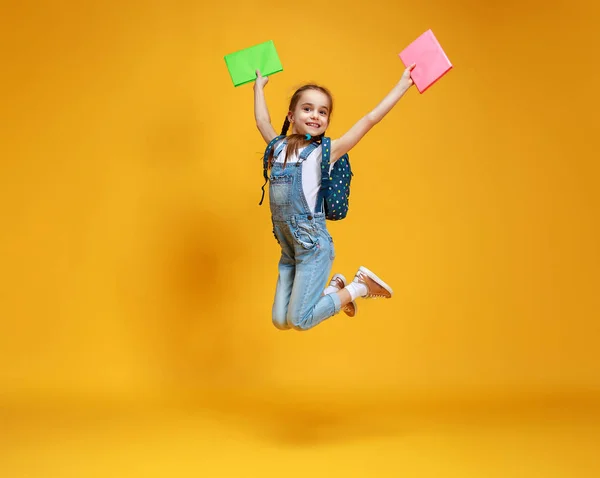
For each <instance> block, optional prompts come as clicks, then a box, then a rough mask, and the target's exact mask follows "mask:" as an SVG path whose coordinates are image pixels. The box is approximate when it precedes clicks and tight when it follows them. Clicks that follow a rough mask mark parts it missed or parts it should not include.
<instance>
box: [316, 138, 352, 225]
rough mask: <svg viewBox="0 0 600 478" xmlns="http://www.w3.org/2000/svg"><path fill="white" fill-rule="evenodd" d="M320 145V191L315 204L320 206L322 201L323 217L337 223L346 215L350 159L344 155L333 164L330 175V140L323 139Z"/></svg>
mask: <svg viewBox="0 0 600 478" xmlns="http://www.w3.org/2000/svg"><path fill="white" fill-rule="evenodd" d="M322 144H323V157H322V160H321V190H320V191H319V197H318V198H317V204H321V203H320V201H321V200H322V201H323V202H324V203H325V204H324V206H325V217H326V218H327V219H329V220H330V221H339V220H340V219H344V218H345V217H346V215H347V214H348V207H349V199H350V181H351V180H352V176H353V173H352V168H351V167H350V157H349V156H348V154H344V156H342V157H341V158H340V159H338V160H337V161H336V162H335V164H334V165H333V168H331V173H330V172H329V163H330V154H331V139H330V138H326V137H324V138H323V142H322Z"/></svg>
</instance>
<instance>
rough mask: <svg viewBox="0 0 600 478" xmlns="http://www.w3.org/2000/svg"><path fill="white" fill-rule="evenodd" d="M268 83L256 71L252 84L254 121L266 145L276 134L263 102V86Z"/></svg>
mask: <svg viewBox="0 0 600 478" xmlns="http://www.w3.org/2000/svg"><path fill="white" fill-rule="evenodd" d="M268 82H269V78H268V77H263V76H262V75H261V74H260V71H258V70H256V81H255V82H254V119H255V120H256V126H257V128H258V130H259V131H260V134H261V135H262V137H263V139H264V140H265V141H266V142H267V144H268V143H270V142H271V140H272V139H273V138H275V137H276V136H277V133H276V132H275V130H274V129H273V126H272V125H271V117H270V116H269V109H268V108H267V101H266V100H265V90H264V88H265V85H266V84H267V83H268Z"/></svg>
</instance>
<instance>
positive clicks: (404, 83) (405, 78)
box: [400, 63, 416, 91]
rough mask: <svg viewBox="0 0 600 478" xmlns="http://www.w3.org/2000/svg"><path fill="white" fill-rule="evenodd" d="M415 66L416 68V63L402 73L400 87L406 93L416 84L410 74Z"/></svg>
mask: <svg viewBox="0 0 600 478" xmlns="http://www.w3.org/2000/svg"><path fill="white" fill-rule="evenodd" d="M415 66H416V63H413V64H412V65H409V66H408V67H407V68H406V70H404V73H402V78H400V86H401V87H402V89H403V90H405V91H406V90H408V89H409V88H410V87H411V86H412V85H413V84H414V81H413V79H412V77H411V76H410V73H411V72H412V71H413V70H414V68H415Z"/></svg>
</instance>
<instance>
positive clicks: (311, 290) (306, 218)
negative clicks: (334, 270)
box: [269, 142, 341, 330]
mask: <svg viewBox="0 0 600 478" xmlns="http://www.w3.org/2000/svg"><path fill="white" fill-rule="evenodd" d="M283 146H284V144H283V142H282V143H280V144H279V146H278V148H277V149H276V151H275V157H277V155H278V154H279V153H280V152H281V150H282V149H283ZM315 147H316V145H315V144H310V145H309V146H307V147H306V148H305V149H304V150H303V151H302V152H301V154H300V160H299V161H298V162H297V163H287V164H286V166H285V168H284V167H283V163H277V162H274V164H273V167H272V169H271V174H270V177H269V202H270V206H271V219H272V222H273V233H274V234H275V238H276V239H277V242H278V243H279V245H280V246H281V258H280V260H279V266H278V268H279V277H278V278H277V288H276V290H275V300H274V303H273V324H274V325H275V327H277V328H279V329H288V328H294V329H300V330H306V329H310V328H312V327H314V326H316V325H317V324H319V323H320V322H322V321H324V320H325V319H327V318H329V317H331V316H333V315H335V314H337V313H338V312H339V311H340V308H341V303H340V299H339V297H338V295H337V294H328V295H323V290H324V288H325V286H326V284H327V280H328V278H329V273H330V272H331V266H332V264H333V260H334V258H335V248H334V245H333V239H332V237H331V235H330V234H329V231H327V226H326V223H325V221H326V219H325V214H324V212H322V208H323V206H322V204H319V203H318V202H317V206H316V209H317V211H319V212H315V213H313V212H312V211H311V210H310V209H309V207H308V204H307V202H306V198H305V197H304V191H303V189H302V162H303V161H304V160H305V159H306V158H308V156H309V155H310V153H311V152H312V151H313V150H314V149H315Z"/></svg>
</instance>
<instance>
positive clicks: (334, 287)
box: [323, 279, 340, 295]
mask: <svg viewBox="0 0 600 478" xmlns="http://www.w3.org/2000/svg"><path fill="white" fill-rule="evenodd" d="M339 290H340V288H339V287H338V286H337V281H336V280H335V279H331V280H330V281H329V285H328V286H327V287H326V288H325V290H324V291H323V295H327V294H333V293H334V292H338V291H339Z"/></svg>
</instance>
